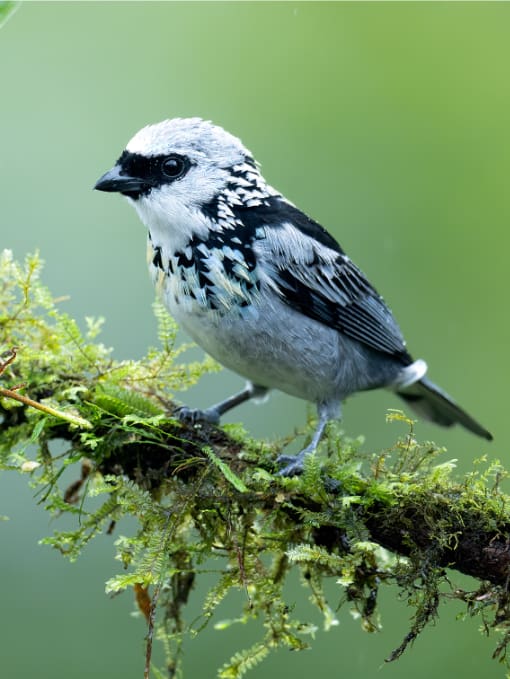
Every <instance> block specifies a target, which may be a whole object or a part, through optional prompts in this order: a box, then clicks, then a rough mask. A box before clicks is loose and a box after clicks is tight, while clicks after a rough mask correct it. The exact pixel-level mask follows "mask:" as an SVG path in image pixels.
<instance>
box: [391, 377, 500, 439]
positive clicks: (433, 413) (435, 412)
mask: <svg viewBox="0 0 510 679" xmlns="http://www.w3.org/2000/svg"><path fill="white" fill-rule="evenodd" d="M396 392H397V394H398V395H399V396H400V398H402V399H404V401H405V402H406V403H408V404H409V405H410V406H411V408H413V410H414V411H415V412H417V413H418V414H419V415H421V416H422V417H424V418H426V419H427V420H431V421H432V422H435V423H436V424H440V425H442V426H443V427H451V426H452V425H454V424H461V425H462V426H463V427H465V428H466V429H469V431H471V432H473V434H476V435H477V436H481V437H482V438H484V439H487V440H488V441H492V434H491V433H490V432H488V431H487V429H485V428H484V427H482V425H481V424H479V423H478V422H477V421H476V420H475V419H473V418H472V417H471V415H468V413H466V411H465V410H462V408H461V407H460V406H458V405H457V404H456V403H455V401H454V400H453V399H452V398H451V396H449V395H448V394H447V393H446V392H445V391H443V390H442V389H441V388H440V387H438V386H437V384H434V383H433V382H431V381H430V380H429V379H427V378H426V377H422V378H421V379H420V380H418V381H417V382H413V383H412V384H406V385H401V386H400V385H399V386H398V387H397V389H396Z"/></svg>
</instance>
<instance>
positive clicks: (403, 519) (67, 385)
mask: <svg viewBox="0 0 510 679" xmlns="http://www.w3.org/2000/svg"><path fill="white" fill-rule="evenodd" d="M40 270H41V263H40V261H39V259H38V257H37V256H30V257H27V259H26V260H25V262H24V263H23V264H19V263H17V262H15V261H14V260H13V258H12V256H11V255H10V253H8V252H4V253H3V255H2V256H1V258H0V279H1V280H2V286H1V288H0V309H1V312H0V313H1V315H0V344H1V347H2V349H1V350H2V351H3V352H5V353H4V359H3V372H2V374H1V376H0V380H1V386H2V387H3V388H4V392H3V393H4V397H3V398H1V400H0V415H1V417H2V421H1V422H0V468H2V469H10V470H13V469H14V470H17V471H18V472H19V473H22V474H27V475H28V477H29V481H30V483H31V484H33V485H34V486H35V487H37V488H38V489H39V494H38V499H39V502H40V504H41V505H43V506H44V507H45V508H46V509H47V510H48V511H50V512H52V513H53V514H55V515H61V514H62V513H67V514H70V515H74V516H75V524H74V526H75V527H74V529H73V530H70V531H56V532H55V533H54V534H53V535H52V536H49V537H47V538H45V539H44V540H43V542H44V543H45V544H48V545H51V546H52V547H54V548H55V549H57V550H59V551H60V552H61V553H62V554H63V555H65V556H66V557H68V558H69V559H72V560H74V559H77V558H79V557H80V554H81V551H82V550H83V549H84V547H85V546H86V545H87V544H88V543H89V542H90V541H91V540H92V539H93V538H94V537H95V536H96V535H97V534H98V533H100V532H104V531H107V532H110V533H111V532H114V531H115V527H116V524H117V522H118V521H119V520H120V519H121V518H123V517H126V516H129V517H134V518H135V519H136V521H137V525H138V528H137V530H136V531H135V532H134V533H133V534H130V535H119V536H117V538H116V547H117V559H118V561H119V562H120V564H121V565H122V572H121V573H120V574H117V575H114V574H112V577H111V578H110V579H109V580H108V582H107V585H106V589H107V592H108V593H116V592H120V591H124V590H128V589H132V590H133V591H134V593H135V597H136V601H137V602H138V606H139V608H140V611H141V612H142V613H143V614H144V615H145V616H146V617H147V620H148V625H149V631H150V634H149V635H148V638H149V641H148V645H149V646H148V656H150V644H151V643H152V638H157V639H159V640H160V641H161V642H162V644H163V647H164V649H165V652H166V655H167V661H166V663H167V668H171V670H172V672H174V675H175V676H177V675H178V674H179V673H180V672H182V641H183V638H184V637H185V636H186V635H189V636H192V637H194V636H196V635H197V634H198V633H199V632H200V631H201V630H202V629H203V628H204V627H205V626H207V625H208V624H209V623H210V622H211V621H213V623H215V625H216V628H217V629H219V630H220V629H225V628H227V627H228V626H230V625H233V624H239V623H246V622H247V621H249V620H252V619H258V620H260V621H261V622H262V629H263V633H262V636H261V637H260V638H258V639H254V640H253V643H252V645H251V646H250V648H248V649H246V650H237V651H235V652H233V653H232V657H231V658H230V660H227V661H226V662H225V664H224V665H223V666H222V667H221V668H220V669H219V670H218V676H219V677H223V678H228V679H230V678H235V677H241V676H243V675H244V674H245V673H246V672H247V671H248V670H249V669H250V668H252V667H253V666H255V665H256V664H258V663H259V662H261V661H262V660H263V659H264V658H265V657H266V656H267V654H268V653H269V652H270V651H271V650H272V649H274V648H277V647H286V648H289V649H292V650H301V649H303V648H306V647H307V646H308V645H309V644H310V643H311V640H312V638H313V635H314V634H315V632H316V626H315V625H313V624H312V623H310V622H309V621H308V620H301V619H298V618H297V617H296V616H295V614H294V612H293V609H292V606H290V604H289V602H288V601H287V600H286V597H285V583H286V580H287V577H288V575H289V573H290V572H291V571H292V570H293V569H299V571H300V573H301V576H302V584H303V587H304V588H306V590H307V591H308V595H309V598H310V601H311V602H312V604H313V606H315V607H316V608H317V609H318V610H319V611H320V612H321V614H322V616H323V620H324V628H325V629H331V628H333V627H334V626H335V625H336V622H337V621H336V612H337V610H338V608H339V607H340V606H341V605H347V606H349V607H350V608H351V609H352V611H353V612H354V614H355V616H356V617H358V618H359V619H360V621H361V624H362V627H363V629H365V630H366V631H368V632H374V631H376V630H377V629H379V627H380V625H381V612H380V611H379V608H378V592H379V590H380V588H381V586H383V585H385V584H393V585H394V584H396V585H397V586H398V587H399V589H400V593H401V594H400V596H401V597H403V598H404V599H405V600H406V601H407V603H408V604H409V606H410V607H411V608H412V609H413V611H414V614H413V616H414V617H413V620H412V624H411V628H410V630H409V632H408V634H407V635H406V637H405V638H404V640H403V642H402V644H401V645H400V646H399V647H398V648H397V649H395V650H394V651H393V652H392V653H391V654H390V655H389V658H388V659H389V660H393V659H395V658H397V657H399V656H400V655H401V653H402V652H403V651H404V650H405V648H406V647H407V646H408V644H409V643H410V642H412V641H413V640H414V639H415V638H416V636H417V635H418V634H419V633H420V632H421V630H422V629H423V628H424V626H425V625H426V624H427V623H428V622H429V621H431V620H432V619H434V617H435V616H436V615H437V611H438V606H439V603H440V602H441V601H445V602H447V601H449V600H451V599H461V600H462V601H464V603H465V614H466V615H470V616H471V615H481V616H482V617H481V620H482V621H483V626H484V630H489V629H492V628H496V629H498V630H500V631H501V633H502V634H501V641H500V642H499V644H498V646H497V649H496V652H495V653H496V655H497V656H498V657H499V658H502V657H504V655H505V649H506V645H507V641H508V635H509V634H510V632H509V630H510V603H509V600H508V595H507V592H506V573H507V572H508V563H507V562H505V551H504V547H505V545H506V540H507V539H508V535H509V532H510V527H509V526H510V520H509V516H508V506H509V505H508V497H507V496H506V495H505V494H504V493H502V491H501V489H500V484H501V481H502V479H503V478H504V477H505V476H506V472H505V471H504V469H503V468H502V467H501V465H500V464H499V463H497V462H493V463H490V464H488V463H487V462H486V461H485V460H481V461H480V462H479V463H478V464H477V465H476V467H475V469H474V470H473V471H471V472H470V473H469V474H468V475H466V476H465V477H463V478H460V479H459V478H456V477H455V464H454V461H450V462H444V461H443V460H444V452H445V451H444V449H443V448H440V447H438V446H436V445H435V444H433V443H430V442H425V443H420V442H418V441H417V440H416V438H415V435H414V429H413V421H412V420H409V419H407V418H406V417H405V416H404V415H403V414H402V413H400V412H397V411H392V412H391V413H390V415H389V420H390V421H391V422H395V423H397V426H399V427H404V429H405V431H406V433H405V434H404V435H403V436H401V437H399V438H398V439H397V441H396V443H395V445H394V446H393V447H392V448H391V449H388V450H385V451H383V452H380V453H376V454H373V455H370V454H362V453H361V452H360V441H359V440H350V439H348V438H346V437H345V436H344V435H343V434H342V433H341V432H340V431H339V430H337V429H336V428H335V427H330V430H329V434H328V437H327V439H326V440H325V441H324V443H323V444H322V445H321V451H320V452H321V454H320V455H317V456H312V457H310V458H308V460H307V462H306V466H305V471H304V473H303V475H302V476H301V477H300V478H291V479H287V478H282V477H280V476H278V475H277V473H276V472H277V470H276V469H275V466H274V460H275V457H276V455H277V452H278V451H277V450H276V446H271V445H269V444H267V443H262V442H260V441H254V440H251V439H250V438H249V437H248V436H247V435H246V433H245V432H244V430H243V429H242V427H240V426H239V425H228V426H225V427H224V428H222V429H218V428H213V427H207V426H202V427H192V426H185V425H183V424H181V423H179V422H178V421H177V420H176V419H175V418H174V417H173V410H174V407H175V406H174V403H173V401H172V399H171V394H170V393H169V392H171V391H172V390H173V389H179V390H182V389H183V388H185V387H187V386H189V385H191V384H193V383H194V382H196V381H197V380H198V379H199V378H200V376H201V375H202V374H204V372H206V371H208V370H212V369H216V368H217V366H215V365H214V364H213V363H212V362H211V361H209V360H206V361H204V362H201V363H193V364H182V363H179V362H178V361H177V358H178V357H179V355H180V354H181V353H182V348H179V349H176V348H175V334H176V327H175V324H174V322H173V321H172V319H171V318H170V317H169V316H168V315H167V314H166V312H165V311H164V309H163V308H162V307H161V305H159V304H157V305H156V306H155V313H156V316H157V318H158V323H159V341H160V345H161V346H160V348H157V349H156V348H153V349H150V350H149V351H148V352H147V355H146V356H145V357H144V358H142V359H141V360H140V361H116V360H114V359H113V358H112V357H111V353H110V350H109V349H107V348H106V347H104V346H103V345H102V344H101V343H100V342H99V341H98V336H99V332H100V328H101V321H100V320H93V319H88V320H87V321H86V322H85V326H84V330H83V331H82V330H80V328H79V325H78V324H77V323H76V322H75V321H74V320H73V319H71V318H69V317H68V316H67V315H66V314H65V313H63V312H62V311H61V309H60V306H61V302H59V301H58V300H54V299H53V298H52V296H51V294H50V293H49V291H48V290H47V289H46V288H45V287H44V286H43V285H42V284H41V282H40V280H39V275H40ZM13 347H17V356H16V358H15V360H12V359H13V354H12V352H11V350H12V348H13ZM20 384H23V385H24V386H23V389H22V390H20V389H17V390H15V391H14V393H15V394H16V393H18V394H19V393H21V391H23V393H24V394H26V395H28V396H29V397H30V398H31V399H33V400H34V401H35V402H36V405H39V406H40V405H46V406H50V407H51V408H53V411H51V412H53V414H51V412H49V411H47V410H46V411H44V410H41V409H40V408H39V407H35V408H34V407H30V406H29V405H27V404H26V403H21V402H19V401H17V400H14V399H13V398H11V397H8V396H9V393H11V394H12V391H11V392H6V391H5V389H7V390H9V389H11V390H12V387H13V386H14V387H16V386H19V385H20ZM70 416H72V417H74V418H75V419H74V420H73V419H70ZM76 418H81V420H83V421H87V423H89V424H88V425H87V426H85V425H80V424H79V422H80V420H79V419H78V420H77V419H76ZM77 423H78V424H77ZM56 439H64V440H65V441H66V442H67V447H66V452H65V453H63V454H62V453H61V454H58V455H55V454H53V453H52V448H53V441H54V440H56ZM34 450H35V452H34ZM69 467H71V468H72V469H74V470H75V478H76V481H75V482H74V483H73V484H71V485H70V486H68V487H67V488H66V487H63V486H62V482H61V476H62V472H63V471H64V470H65V469H67V468H69ZM487 549H491V550H493V553H494V554H493V555H492V556H493V557H494V558H493V560H492V561H491V562H490V563H489V562H488V561H485V562H484V561H483V558H484V554H485V555H486V554H487ZM498 549H499V551H498ZM465 554H469V558H467V557H465ZM492 556H491V558H492ZM477 558H478V559H479V562H477V560H476V559H477ZM498 559H499V561H498ZM491 564H492V565H491ZM447 567H452V568H454V569H458V570H460V571H462V572H465V573H470V574H471V575H474V576H475V577H478V578H479V579H480V584H479V587H478V589H477V590H476V591H474V592H465V591H462V590H460V589H459V588H455V587H452V586H451V585H450V581H449V579H448V577H447V571H446V568H447ZM491 568H492V570H490V569H491ZM211 569H213V570H214V572H216V574H217V579H216V582H215V583H214V584H213V586H212V587H211V589H210V591H209V592H208V594H207V595H206V596H205V598H204V601H203V608H202V615H201V618H200V620H195V621H192V622H191V623H190V622H188V621H187V620H186V616H185V611H186V603H187V600H188V597H189V594H190V591H191V589H192V588H193V586H194V584H195V582H196V580H197V578H200V576H201V574H202V573H203V572H205V571H207V572H208V573H210V572H211ZM477 569H478V570H477ZM487 569H488V570H487ZM331 577H334V578H335V580H336V582H337V587H338V588H337V593H336V594H335V599H334V600H333V601H332V602H329V601H328V600H327V597H326V595H325V593H324V589H323V582H324V580H325V579H326V578H331ZM485 579H486V580H485ZM487 580H488V581H487ZM231 590H240V591H242V592H243V593H244V604H243V605H242V606H241V609H240V610H239V613H238V615H237V616H236V618H235V619H233V620H229V621H225V620H216V616H217V608H218V606H219V605H220V603H221V602H222V601H223V600H224V598H225V597H226V596H227V595H228V593H229V592H230V591H231ZM196 643H200V642H199V641H196ZM232 650H233V651H234V649H232ZM157 674H158V673H157V672H156V671H155V675H157ZM161 676H163V675H161Z"/></svg>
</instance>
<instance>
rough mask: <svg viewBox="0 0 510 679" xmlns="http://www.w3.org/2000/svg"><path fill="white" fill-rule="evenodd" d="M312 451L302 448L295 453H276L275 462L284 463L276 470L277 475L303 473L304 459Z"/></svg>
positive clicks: (288, 475) (297, 474)
mask: <svg viewBox="0 0 510 679" xmlns="http://www.w3.org/2000/svg"><path fill="white" fill-rule="evenodd" d="M311 452H312V451H310V450H306V449H305V450H302V451H301V452H300V453H297V455H278V457H277V458H276V464H278V465H284V466H283V467H282V468H281V469H280V470H279V472H278V476H287V477H290V476H299V474H302V473H303V469H304V460H305V457H306V456H307V455H310V453H311Z"/></svg>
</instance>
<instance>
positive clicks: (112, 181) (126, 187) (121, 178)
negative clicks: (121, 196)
mask: <svg viewBox="0 0 510 679" xmlns="http://www.w3.org/2000/svg"><path fill="white" fill-rule="evenodd" d="M94 188H95V189H97V190H98V191H108V192H110V193H127V194H129V193H139V192H141V191H144V190H146V189H147V188H148V183H147V181H146V180H143V179H140V178H137V177H130V176H129V175H127V174H123V171H122V168H121V167H119V166H118V165H115V167H112V169H111V170H108V172H105V174H104V175H103V176H102V177H100V178H99V179H98V180H97V182H96V184H95V186H94Z"/></svg>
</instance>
